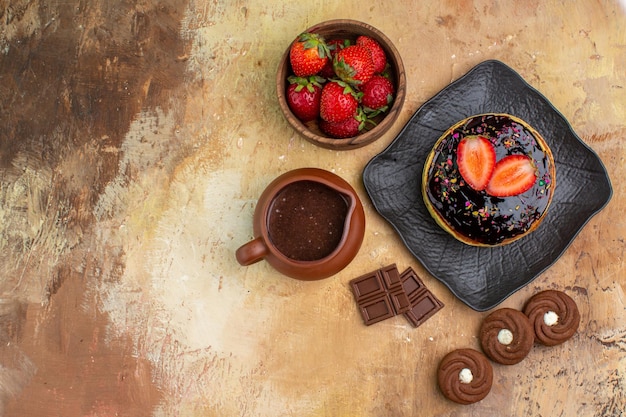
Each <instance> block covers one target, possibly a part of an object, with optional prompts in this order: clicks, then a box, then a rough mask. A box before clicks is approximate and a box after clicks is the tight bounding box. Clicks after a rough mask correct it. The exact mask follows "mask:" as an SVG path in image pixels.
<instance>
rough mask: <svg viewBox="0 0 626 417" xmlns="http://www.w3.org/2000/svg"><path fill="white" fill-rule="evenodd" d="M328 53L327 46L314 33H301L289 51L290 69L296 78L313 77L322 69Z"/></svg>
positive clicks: (322, 39)
mask: <svg viewBox="0 0 626 417" xmlns="http://www.w3.org/2000/svg"><path fill="white" fill-rule="evenodd" d="M329 56H330V53H329V51H328V46H327V45H326V42H325V41H324V38H322V37H321V36H320V35H318V34H316V33H302V34H301V35H300V36H298V38H297V39H296V40H295V41H293V43H292V44H291V47H290V49H289V61H290V62H291V69H292V70H293V73H294V74H296V75H297V76H298V77H307V76H309V75H315V74H317V73H318V72H320V71H321V70H322V68H324V65H326V62H328V59H329V58H328V57H329Z"/></svg>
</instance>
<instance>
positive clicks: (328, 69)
mask: <svg viewBox="0 0 626 417" xmlns="http://www.w3.org/2000/svg"><path fill="white" fill-rule="evenodd" d="M326 45H328V50H329V52H330V55H329V59H328V61H327V62H326V65H324V68H322V70H321V71H320V74H319V75H321V76H322V77H324V78H335V77H336V74H335V68H333V59H334V58H335V55H337V52H338V51H339V50H341V49H343V48H345V47H346V46H350V40H349V39H331V40H329V41H327V42H326Z"/></svg>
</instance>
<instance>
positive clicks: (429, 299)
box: [400, 268, 444, 327]
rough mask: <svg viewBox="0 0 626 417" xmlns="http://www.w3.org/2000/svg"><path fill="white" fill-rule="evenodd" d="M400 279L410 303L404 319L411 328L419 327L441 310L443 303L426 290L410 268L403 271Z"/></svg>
mask: <svg viewBox="0 0 626 417" xmlns="http://www.w3.org/2000/svg"><path fill="white" fill-rule="evenodd" d="M400 279H401V281H402V288H404V291H405V292H406V294H407V297H409V301H410V303H411V308H410V309H409V311H407V312H405V313H404V317H406V319H407V320H408V321H409V323H411V324H412V325H413V327H419V326H420V325H421V324H422V323H424V322H425V321H426V320H428V319H429V318H430V317H432V316H433V315H434V314H435V313H436V312H438V311H439V310H441V309H442V308H443V306H444V305H443V303H442V302H441V301H439V299H438V298H437V297H435V295H434V294H433V293H431V292H430V290H429V289H428V288H426V286H425V285H424V283H423V282H422V280H421V279H420V278H419V277H418V276H417V274H416V273H415V271H414V270H413V269H412V268H408V269H407V270H406V271H404V272H403V273H402V275H401V276H400Z"/></svg>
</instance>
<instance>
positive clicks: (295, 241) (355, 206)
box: [236, 168, 365, 281]
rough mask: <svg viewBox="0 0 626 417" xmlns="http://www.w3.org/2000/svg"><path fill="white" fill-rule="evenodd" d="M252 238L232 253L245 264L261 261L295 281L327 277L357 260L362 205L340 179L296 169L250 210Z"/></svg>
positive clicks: (322, 172)
mask: <svg viewBox="0 0 626 417" xmlns="http://www.w3.org/2000/svg"><path fill="white" fill-rule="evenodd" d="M253 232H254V239H253V240H251V241H249V242H248V243H246V244H244V245H243V246H241V247H240V248H239V249H237V252H236V257H237V261H238V262H239V263H240V264H241V265H244V266H247V265H251V264H254V263H256V262H259V261H261V260H263V259H265V260H266V261H267V262H269V264H270V265H272V266H273V267H274V268H275V269H276V270H278V271H279V272H281V273H283V274H285V275H287V276H289V277H292V278H296V279H301V280H307V281H311V280H318V279H322V278H328V277H329V276H331V275H334V274H336V273H337V272H339V271H341V270H342V269H343V268H345V267H346V266H347V265H348V264H349V263H350V262H351V261H352V259H354V257H355V256H356V254H357V252H358V251H359V248H360V247H361V243H362V242H363V236H364V233H365V213H364V212H363V205H362V204H361V201H360V200H359V197H358V196H357V194H356V192H355V191H354V189H353V188H352V187H351V186H350V184H348V183H347V182H346V181H345V180H343V179H342V178H341V177H339V176H337V175H335V174H333V173H331V172H329V171H325V170H323V169H318V168H300V169H296V170H293V171H289V172H286V173H284V174H282V175H280V176H279V177H277V178H276V179H275V180H274V181H272V182H271V183H270V184H269V185H268V186H267V188H266V189H265V191H263V193H262V194H261V196H260V198H259V201H258V203H257V206H256V208H255V211H254V218H253Z"/></svg>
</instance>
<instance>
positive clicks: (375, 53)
mask: <svg viewBox="0 0 626 417" xmlns="http://www.w3.org/2000/svg"><path fill="white" fill-rule="evenodd" d="M356 44H357V45H361V46H363V47H365V48H367V49H368V50H369V51H370V53H371V54H372V61H373V63H374V73H376V74H380V73H382V72H383V71H384V70H385V68H386V67H387V55H386V54H385V50H384V49H383V47H382V46H380V44H379V43H378V41H376V39H374V38H370V37H369V36H365V35H361V36H359V37H357V38H356Z"/></svg>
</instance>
